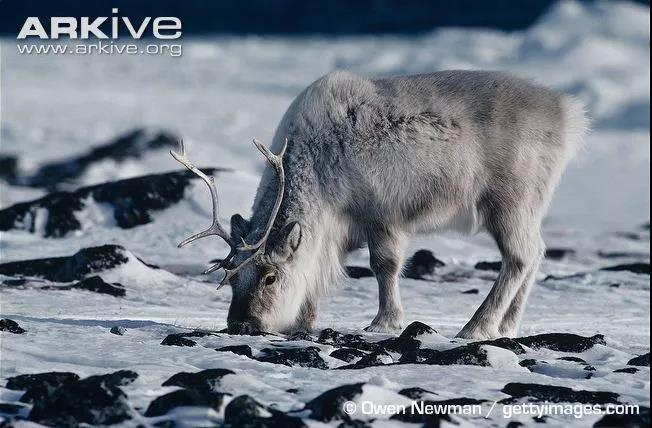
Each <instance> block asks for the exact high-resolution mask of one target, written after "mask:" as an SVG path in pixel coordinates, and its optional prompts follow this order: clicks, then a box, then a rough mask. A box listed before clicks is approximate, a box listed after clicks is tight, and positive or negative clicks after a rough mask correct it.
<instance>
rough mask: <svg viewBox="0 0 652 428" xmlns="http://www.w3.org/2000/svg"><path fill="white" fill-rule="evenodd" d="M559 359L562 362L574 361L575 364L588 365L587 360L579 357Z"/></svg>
mask: <svg viewBox="0 0 652 428" xmlns="http://www.w3.org/2000/svg"><path fill="white" fill-rule="evenodd" d="M557 359H558V360H561V361H572V362H574V363H579V364H588V363H587V362H586V361H585V360H583V359H581V358H579V357H559V358H557Z"/></svg>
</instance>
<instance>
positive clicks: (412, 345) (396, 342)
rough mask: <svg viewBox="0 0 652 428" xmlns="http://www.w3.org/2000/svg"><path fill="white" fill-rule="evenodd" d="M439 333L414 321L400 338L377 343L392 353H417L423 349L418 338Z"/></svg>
mask: <svg viewBox="0 0 652 428" xmlns="http://www.w3.org/2000/svg"><path fill="white" fill-rule="evenodd" d="M432 333H437V331H436V330H435V329H434V328H432V327H430V326H429V325H427V324H424V323H422V322H420V321H414V322H413V323H411V324H410V325H408V326H407V327H406V328H405V330H403V331H402V332H401V334H400V335H399V336H398V337H393V338H389V339H385V340H381V341H380V342H376V344H377V345H379V346H380V347H381V348H382V349H385V350H387V351H392V352H401V353H404V352H409V351H415V350H417V349H419V348H420V347H421V341H419V340H417V339H416V338H417V337H419V336H422V335H426V334H432Z"/></svg>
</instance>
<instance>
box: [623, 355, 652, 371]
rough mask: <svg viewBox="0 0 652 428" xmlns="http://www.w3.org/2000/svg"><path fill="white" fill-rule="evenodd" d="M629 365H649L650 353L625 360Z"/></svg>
mask: <svg viewBox="0 0 652 428" xmlns="http://www.w3.org/2000/svg"><path fill="white" fill-rule="evenodd" d="M627 365H629V366H639V367H650V353H649V352H648V353H647V354H645V355H640V356H638V357H635V358H632V359H631V360H629V361H628V362H627Z"/></svg>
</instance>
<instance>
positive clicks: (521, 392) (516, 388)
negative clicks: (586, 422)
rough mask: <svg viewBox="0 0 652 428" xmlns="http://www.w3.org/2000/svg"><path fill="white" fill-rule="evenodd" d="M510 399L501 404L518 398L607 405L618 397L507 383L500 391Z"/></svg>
mask: <svg viewBox="0 0 652 428" xmlns="http://www.w3.org/2000/svg"><path fill="white" fill-rule="evenodd" d="M502 392H504V393H505V394H507V395H511V396H512V398H511V399H510V398H508V399H505V400H502V401H501V403H511V402H513V401H514V400H515V399H518V398H527V399H528V400H529V401H534V402H542V401H547V402H551V403H582V404H607V403H618V397H619V395H618V394H616V393H615V392H603V391H585V390H574V389H571V388H566V387H563V386H553V385H539V384H535V383H508V384H507V385H505V387H504V388H503V389H502Z"/></svg>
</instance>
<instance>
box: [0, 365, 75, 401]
mask: <svg viewBox="0 0 652 428" xmlns="http://www.w3.org/2000/svg"><path fill="white" fill-rule="evenodd" d="M76 380H79V376H77V375H76V374H75V373H69V372H47V373H36V374H26V375H19V376H14V377H10V378H9V379H7V385H6V388H7V389H11V390H15V391H25V394H23V396H22V397H21V398H20V401H22V402H23V403H33V402H34V401H38V400H43V399H45V398H46V397H48V396H49V395H50V394H51V393H52V392H53V391H55V390H56V389H57V388H59V387H61V386H62V385H65V384H67V383H69V382H72V381H76Z"/></svg>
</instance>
